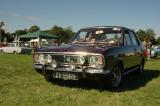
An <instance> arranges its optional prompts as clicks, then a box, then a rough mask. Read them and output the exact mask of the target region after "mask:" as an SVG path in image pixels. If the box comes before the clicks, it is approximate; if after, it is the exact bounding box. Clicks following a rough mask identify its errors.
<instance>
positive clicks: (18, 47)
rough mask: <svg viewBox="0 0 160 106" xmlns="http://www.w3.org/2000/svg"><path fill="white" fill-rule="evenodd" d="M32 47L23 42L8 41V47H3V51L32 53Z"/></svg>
mask: <svg viewBox="0 0 160 106" xmlns="http://www.w3.org/2000/svg"><path fill="white" fill-rule="evenodd" d="M31 52H32V49H31V48H26V47H24V44H23V43H19V44H18V43H8V44H7V46H6V47H2V48H1V53H14V54H17V53H18V54H31Z"/></svg>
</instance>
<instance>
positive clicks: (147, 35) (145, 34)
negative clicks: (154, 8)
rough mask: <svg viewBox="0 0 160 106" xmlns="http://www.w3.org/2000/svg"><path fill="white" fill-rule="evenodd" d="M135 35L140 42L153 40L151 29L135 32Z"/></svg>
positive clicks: (153, 33)
mask: <svg viewBox="0 0 160 106" xmlns="http://www.w3.org/2000/svg"><path fill="white" fill-rule="evenodd" d="M136 34H137V35H138V37H139V39H140V40H141V41H144V40H155V32H154V30H153V29H147V30H143V29H139V30H138V31H137V32H136Z"/></svg>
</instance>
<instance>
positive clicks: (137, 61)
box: [129, 31, 142, 66]
mask: <svg viewBox="0 0 160 106" xmlns="http://www.w3.org/2000/svg"><path fill="white" fill-rule="evenodd" d="M129 33H130V37H131V41H132V45H133V48H134V51H133V52H134V55H133V58H134V65H135V66H136V65H139V64H140V62H141V53H142V48H141V45H140V42H139V40H138V38H137V36H136V34H135V33H134V32H133V31H129Z"/></svg>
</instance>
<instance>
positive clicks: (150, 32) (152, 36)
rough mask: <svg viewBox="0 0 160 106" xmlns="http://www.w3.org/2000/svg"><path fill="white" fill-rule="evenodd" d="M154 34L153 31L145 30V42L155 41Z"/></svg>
mask: <svg viewBox="0 0 160 106" xmlns="http://www.w3.org/2000/svg"><path fill="white" fill-rule="evenodd" d="M155 35H156V34H155V32H154V30H153V29H147V30H146V38H147V40H151V39H155Z"/></svg>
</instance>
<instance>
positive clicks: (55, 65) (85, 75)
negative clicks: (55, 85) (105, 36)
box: [33, 53, 111, 80]
mask: <svg viewBox="0 0 160 106" xmlns="http://www.w3.org/2000/svg"><path fill="white" fill-rule="evenodd" d="M35 54H36V55H37V54H38V55H40V54H42V53H35ZM43 56H44V61H45V62H40V61H39V60H40V59H41V57H40V59H39V60H38V61H37V60H36V59H35V60H36V61H35V64H34V65H33V67H34V68H35V69H38V70H42V73H43V74H45V75H47V76H48V77H51V78H58V79H64V80H78V79H91V80H98V79H104V78H109V76H110V75H111V71H110V70H107V69H104V66H105V63H104V57H103V56H102V55H100V54H88V53H85V54H83V55H82V54H69V53H67V54H65V53H62V54H61V53H58V54H51V53H43ZM47 56H48V57H47ZM79 56H81V57H80V58H79ZM82 56H83V57H84V59H83V58H82ZM93 56H97V57H95V58H94V57H93ZM45 57H46V58H52V59H51V61H52V62H51V61H50V60H45ZM61 57H63V58H61ZM66 57H67V58H66ZM69 57H70V58H69ZM99 57H100V58H99ZM34 58H35V56H34ZM64 58H66V60H65V59H64ZM73 58H74V59H73ZM75 58H76V59H75ZM87 59H88V60H87ZM73 60H74V61H73ZM47 61H49V64H48V62H47ZM77 61H78V62H77ZM94 61H99V63H98V62H95V63H94ZM101 61H103V62H101ZM89 62H90V63H89Z"/></svg>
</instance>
